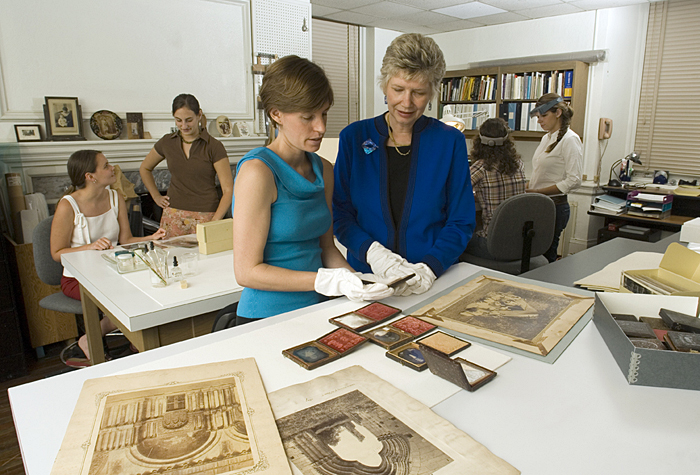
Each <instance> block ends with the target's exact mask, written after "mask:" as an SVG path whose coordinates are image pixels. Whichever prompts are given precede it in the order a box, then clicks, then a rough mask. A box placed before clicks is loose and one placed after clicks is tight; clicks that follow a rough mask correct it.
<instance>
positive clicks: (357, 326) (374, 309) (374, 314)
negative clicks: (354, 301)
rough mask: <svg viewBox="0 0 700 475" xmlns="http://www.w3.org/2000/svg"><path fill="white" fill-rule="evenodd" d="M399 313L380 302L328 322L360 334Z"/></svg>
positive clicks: (397, 310)
mask: <svg viewBox="0 0 700 475" xmlns="http://www.w3.org/2000/svg"><path fill="white" fill-rule="evenodd" d="M399 313H401V309H398V308H396V307H391V306H389V305H385V304H383V303H380V302H374V303H371V304H369V305H365V306H364V307H362V308H358V309H357V310H355V311H354V312H349V313H346V314H344V315H340V316H337V317H333V318H331V319H329V320H328V321H329V322H331V323H332V324H334V325H338V326H339V327H342V328H346V329H348V330H353V331H356V332H361V331H364V330H367V329H369V328H372V327H373V326H375V325H379V324H381V323H384V322H385V321H387V320H389V319H390V318H393V317H395V316H396V315H398V314H399Z"/></svg>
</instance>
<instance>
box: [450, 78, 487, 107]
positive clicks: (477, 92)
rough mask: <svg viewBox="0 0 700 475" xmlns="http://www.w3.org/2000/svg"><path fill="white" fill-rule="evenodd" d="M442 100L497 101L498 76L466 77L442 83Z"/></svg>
mask: <svg viewBox="0 0 700 475" xmlns="http://www.w3.org/2000/svg"><path fill="white" fill-rule="evenodd" d="M440 100H441V101H442V102H455V101H495V100H496V76H464V77H461V78H459V77H456V78H448V79H444V80H443V81H442V85H441V91H440Z"/></svg>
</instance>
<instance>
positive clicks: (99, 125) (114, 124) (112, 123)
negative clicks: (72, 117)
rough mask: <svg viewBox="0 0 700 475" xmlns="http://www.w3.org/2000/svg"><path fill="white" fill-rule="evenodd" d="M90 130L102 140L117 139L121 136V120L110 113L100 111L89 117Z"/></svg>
mask: <svg viewBox="0 0 700 475" xmlns="http://www.w3.org/2000/svg"><path fill="white" fill-rule="evenodd" d="M90 128H91V129H92V131H93V132H94V134H95V135H97V136H98V137H99V138H101V139H103V140H114V139H118V138H119V136H120V135H121V134H122V119H121V117H119V116H118V115H117V114H115V113H114V112H112V111H107V110H100V111H97V112H95V113H94V114H92V117H90Z"/></svg>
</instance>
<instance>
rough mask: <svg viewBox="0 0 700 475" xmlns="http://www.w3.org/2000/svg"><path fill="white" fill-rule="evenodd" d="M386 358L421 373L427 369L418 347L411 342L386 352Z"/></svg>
mask: <svg viewBox="0 0 700 475" xmlns="http://www.w3.org/2000/svg"><path fill="white" fill-rule="evenodd" d="M386 356H387V358H389V359H392V360H394V361H398V362H399V363H401V364H402V365H404V366H408V367H409V368H411V369H413V370H415V371H423V370H425V369H426V368H427V367H428V364H427V363H426V362H425V358H424V357H423V353H422V352H421V351H420V348H418V345H416V344H415V343H413V342H411V343H407V344H405V345H403V346H399V347H398V348H395V349H393V350H390V351H387V352H386Z"/></svg>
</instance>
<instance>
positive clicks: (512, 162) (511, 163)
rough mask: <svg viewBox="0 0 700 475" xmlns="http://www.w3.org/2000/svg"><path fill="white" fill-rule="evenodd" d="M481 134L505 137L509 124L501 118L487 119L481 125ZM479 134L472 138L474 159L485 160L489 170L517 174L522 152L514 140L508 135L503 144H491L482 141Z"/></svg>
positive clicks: (472, 155)
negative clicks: (519, 151) (516, 147)
mask: <svg viewBox="0 0 700 475" xmlns="http://www.w3.org/2000/svg"><path fill="white" fill-rule="evenodd" d="M479 135H483V136H485V137H493V138H498V137H505V136H507V135H508V124H507V123H506V121H505V120H503V119H500V118H497V119H486V120H485V121H484V123H483V124H481V127H479ZM479 135H476V136H475V137H474V139H473V140H472V151H471V157H472V160H473V161H477V160H481V161H483V162H484V167H485V168H486V169H487V170H496V171H498V172H500V173H502V174H504V175H515V174H516V173H517V171H518V170H519V169H520V154H519V153H518V151H517V150H516V149H515V144H514V143H513V140H512V139H511V138H510V137H508V138H507V139H506V140H504V141H503V145H494V146H489V145H487V144H484V143H481V137H480V136H479Z"/></svg>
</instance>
